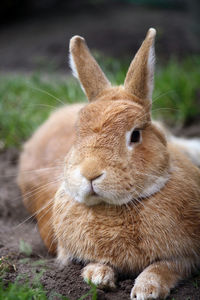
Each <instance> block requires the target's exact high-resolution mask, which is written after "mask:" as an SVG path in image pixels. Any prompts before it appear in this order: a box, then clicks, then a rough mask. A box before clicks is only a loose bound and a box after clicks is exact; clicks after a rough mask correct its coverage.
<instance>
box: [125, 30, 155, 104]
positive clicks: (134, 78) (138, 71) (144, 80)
mask: <svg viewBox="0 0 200 300" xmlns="http://www.w3.org/2000/svg"><path fill="white" fill-rule="evenodd" d="M155 35H156V30H155V29H154V28H150V29H149V30H148V33H147V35H146V38H145V40H144V42H143V43H142V45H141V47H140V49H139V50H138V52H137V53H136V55H135V57H134V59H133V61H132V63H131V65H130V67H129V70H128V73H127V75H126V79H125V82H124V88H125V89H126V90H127V91H129V92H130V93H132V94H134V95H135V96H137V97H138V98H140V99H148V100H150V101H151V99H152V93H153V85H154V64H155V56H154V39H155Z"/></svg>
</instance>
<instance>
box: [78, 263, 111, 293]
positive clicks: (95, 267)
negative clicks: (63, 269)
mask: <svg viewBox="0 0 200 300" xmlns="http://www.w3.org/2000/svg"><path fill="white" fill-rule="evenodd" d="M82 277H83V278H84V280H85V281H86V282H92V283H93V284H95V285H96V286H98V287H99V288H115V274H114V271H113V269H112V268H111V267H109V266H107V265H103V264H97V263H96V264H95V263H94V264H89V265H87V266H86V267H85V268H84V269H83V271H82Z"/></svg>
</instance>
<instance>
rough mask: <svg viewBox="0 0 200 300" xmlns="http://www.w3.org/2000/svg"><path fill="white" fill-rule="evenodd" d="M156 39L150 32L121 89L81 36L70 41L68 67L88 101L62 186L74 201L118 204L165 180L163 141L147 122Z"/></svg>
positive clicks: (154, 188) (156, 187)
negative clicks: (113, 82)
mask: <svg viewBox="0 0 200 300" xmlns="http://www.w3.org/2000/svg"><path fill="white" fill-rule="evenodd" d="M155 34H156V31H155V29H149V31H148V33H147V36H146V38H145V40H144V42H143V44H142V45H141V47H140V49H139V51H138V52H137V54H136V56H135V58H134V59H133V61H132V63H131V65H130V67H129V70H128V73H127V75H126V78H125V82H124V85H123V86H119V87H112V86H111V84H110V82H109V81H108V80H107V78H106V77H105V75H104V74H103V72H102V70H101V69H100V67H99V66H98V64H97V62H96V61H95V59H94V58H93V57H92V55H91V53H90V52H89V49H88V47H87V45H86V43H85V40H84V39H83V38H82V37H79V36H75V37H73V38H72V39H71V41H70V62H71V67H72V70H73V73H74V75H75V76H76V77H77V78H78V79H79V81H80V83H81V85H82V88H83V90H84V91H85V94H86V95H87V97H88V99H89V104H88V105H86V106H85V107H84V108H83V109H82V110H81V111H80V113H79V117H78V120H77V124H76V142H75V143H74V145H73V147H72V148H71V151H70V152H69V154H68V155H67V157H66V163H65V172H64V178H65V179H64V187H65V190H66V193H68V194H69V195H70V196H71V197H72V198H73V199H74V200H75V201H78V202H81V203H85V204H86V205H95V204H98V203H101V202H106V203H109V204H114V205H122V204H126V203H128V202H129V201H131V200H135V201H137V200H138V199H141V198H144V197H148V196H150V195H152V194H154V193H156V192H157V191H159V190H160V189H161V188H162V187H163V186H164V185H165V183H166V181H167V180H168V177H169V155H168V151H167V146H166V140H165V137H164V135H163V134H162V132H160V131H159V129H158V128H157V127H155V126H154V125H153V124H152V122H151V102H152V100H151V98H152V91H153V75H154V38H155Z"/></svg>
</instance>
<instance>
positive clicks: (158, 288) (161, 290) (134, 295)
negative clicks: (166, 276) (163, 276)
mask: <svg viewBox="0 0 200 300" xmlns="http://www.w3.org/2000/svg"><path fill="white" fill-rule="evenodd" d="M145 275H146V276H139V277H138V278H137V279H136V281H135V285H134V287H133V288H132V291H131V300H149V299H165V298H166V297H167V296H168V294H169V288H168V287H167V286H166V284H165V283H162V282H161V281H160V280H159V278H157V276H156V275H155V274H148V276H147V274H145Z"/></svg>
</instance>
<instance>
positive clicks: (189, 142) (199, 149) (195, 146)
mask: <svg viewBox="0 0 200 300" xmlns="http://www.w3.org/2000/svg"><path fill="white" fill-rule="evenodd" d="M169 141H170V142H171V143H173V144H175V145H176V146H178V148H179V149H180V150H181V151H182V152H183V153H184V154H186V155H187V156H188V157H189V158H190V159H191V161H192V162H193V163H194V164H195V165H197V166H200V139H199V138H195V139H185V138H179V137H175V136H173V135H172V136H170V137H169Z"/></svg>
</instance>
